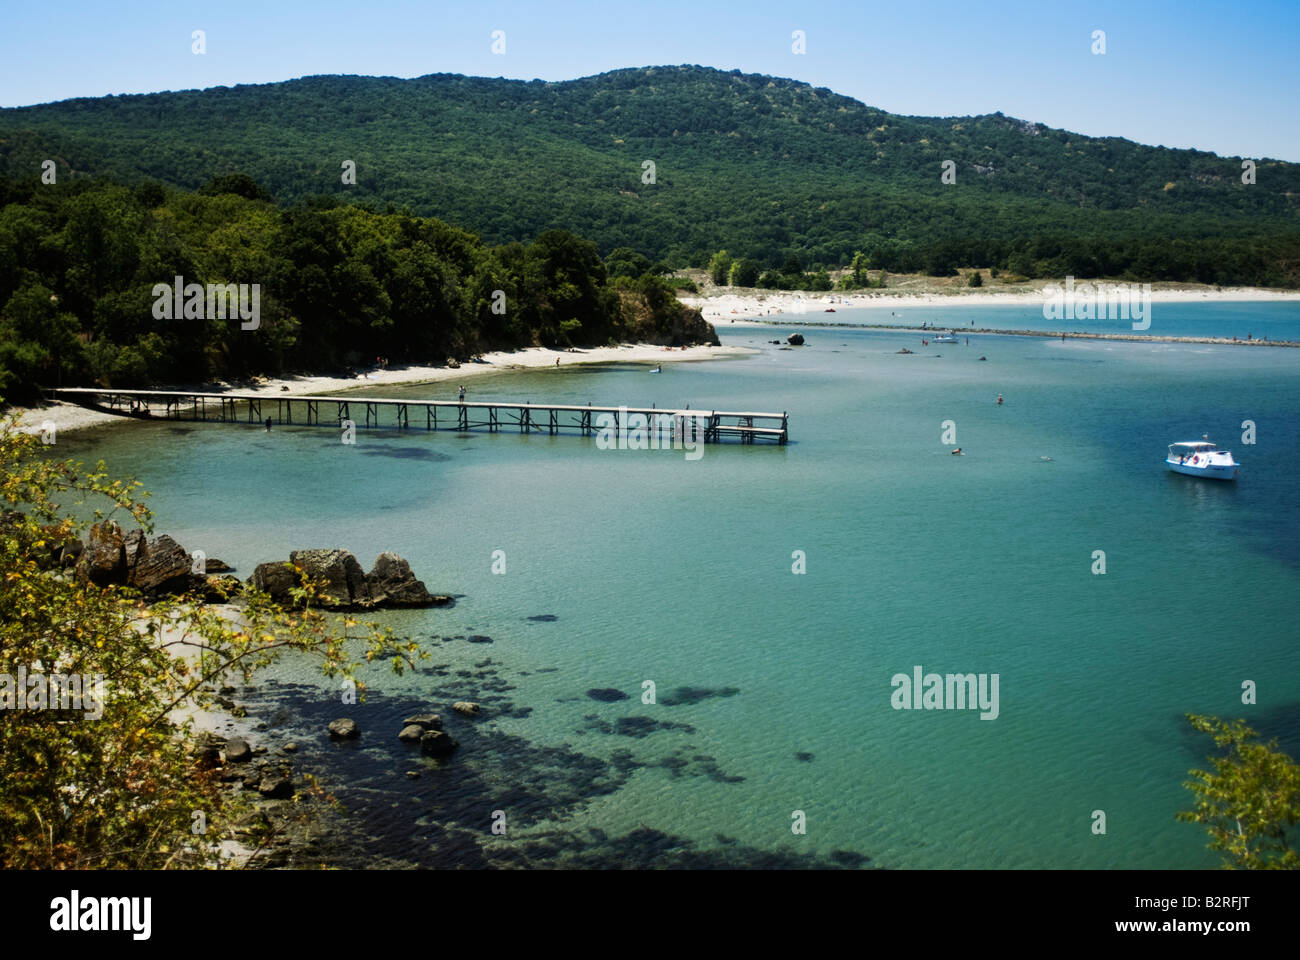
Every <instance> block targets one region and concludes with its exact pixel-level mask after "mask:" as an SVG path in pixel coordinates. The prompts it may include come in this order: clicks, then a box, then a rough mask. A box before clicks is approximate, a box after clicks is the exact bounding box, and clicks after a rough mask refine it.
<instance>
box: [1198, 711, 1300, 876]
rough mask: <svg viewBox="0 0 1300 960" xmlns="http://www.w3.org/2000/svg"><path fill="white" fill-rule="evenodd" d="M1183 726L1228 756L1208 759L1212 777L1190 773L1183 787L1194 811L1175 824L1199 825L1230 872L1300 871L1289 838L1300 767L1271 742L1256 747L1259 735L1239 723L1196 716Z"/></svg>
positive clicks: (1297, 814)
mask: <svg viewBox="0 0 1300 960" xmlns="http://www.w3.org/2000/svg"><path fill="white" fill-rule="evenodd" d="M1187 720H1188V723H1190V724H1191V726H1192V729H1194V730H1198V731H1200V732H1201V733H1206V734H1209V735H1210V736H1211V737H1212V738H1213V740H1214V743H1215V744H1216V745H1217V746H1219V747H1221V748H1224V749H1226V751H1227V752H1226V754H1225V755H1224V756H1219V757H1211V758H1210V764H1211V765H1212V766H1213V768H1214V769H1213V771H1212V772H1209V771H1205V770H1192V771H1191V775H1192V776H1193V777H1194V778H1195V779H1193V780H1190V781H1188V782H1187V783H1185V784H1183V785H1184V786H1185V787H1187V789H1188V790H1190V791H1192V793H1193V794H1194V795H1195V797H1196V805H1195V808H1194V809H1192V810H1189V811H1182V812H1180V813H1179V814H1178V815H1177V816H1178V819H1179V820H1180V821H1182V822H1184V823H1201V824H1204V825H1205V828H1206V830H1208V831H1209V834H1210V849H1211V850H1218V851H1220V852H1221V853H1222V854H1223V857H1224V866H1226V867H1228V868H1229V869H1244V870H1295V869H1297V868H1300V856H1298V855H1297V853H1296V851H1295V850H1294V849H1293V848H1292V846H1291V842H1290V841H1291V838H1290V837H1289V831H1291V829H1292V828H1294V827H1295V825H1296V823H1297V822H1298V821H1300V766H1297V765H1296V762H1295V761H1294V760H1292V759H1291V758H1290V757H1289V756H1287V755H1286V754H1285V753H1282V752H1281V751H1279V750H1278V748H1277V740H1276V739H1274V740H1270V741H1269V742H1268V743H1259V742H1258V737H1259V734H1257V733H1256V732H1255V731H1254V730H1252V729H1250V727H1247V726H1246V725H1245V721H1243V720H1234V721H1231V722H1229V721H1226V720H1221V719H1219V718H1218V717H1204V716H1198V715H1195V714H1188V717H1187Z"/></svg>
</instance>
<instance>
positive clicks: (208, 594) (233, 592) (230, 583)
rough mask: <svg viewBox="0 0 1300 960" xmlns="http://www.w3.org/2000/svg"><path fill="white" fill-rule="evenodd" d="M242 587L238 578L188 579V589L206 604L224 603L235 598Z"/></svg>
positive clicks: (195, 577)
mask: <svg viewBox="0 0 1300 960" xmlns="http://www.w3.org/2000/svg"><path fill="white" fill-rule="evenodd" d="M242 587H243V584H242V583H240V582H239V578H238V577H228V576H221V577H198V576H193V575H191V577H190V589H191V590H193V591H194V592H195V593H197V594H198V595H199V596H200V597H202V598H203V599H204V600H206V601H207V602H208V603H226V602H228V601H229V600H231V599H232V598H234V597H235V596H237V595H238V594H239V591H240V589H241V588H242Z"/></svg>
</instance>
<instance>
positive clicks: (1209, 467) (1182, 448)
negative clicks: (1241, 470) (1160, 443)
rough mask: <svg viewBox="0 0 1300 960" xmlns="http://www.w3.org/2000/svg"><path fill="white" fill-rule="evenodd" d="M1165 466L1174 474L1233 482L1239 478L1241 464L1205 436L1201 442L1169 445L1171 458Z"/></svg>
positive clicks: (1230, 453)
mask: <svg viewBox="0 0 1300 960" xmlns="http://www.w3.org/2000/svg"><path fill="white" fill-rule="evenodd" d="M1165 464H1166V465H1167V466H1168V467H1169V469H1170V470H1172V471H1174V473H1185V474H1187V475H1188V476H1189V477H1209V478H1211V479H1213V480H1232V479H1235V478H1236V476H1237V467H1238V466H1239V464H1238V463H1237V461H1235V460H1234V459H1232V452H1231V451H1229V450H1220V449H1219V448H1218V447H1217V446H1215V445H1214V444H1212V443H1210V442H1209V436H1208V435H1205V436H1203V437H1202V438H1201V439H1200V440H1194V441H1188V442H1184V443H1171V444H1169V456H1168V457H1167V458H1166V459H1165Z"/></svg>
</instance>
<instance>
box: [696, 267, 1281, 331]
mask: <svg viewBox="0 0 1300 960" xmlns="http://www.w3.org/2000/svg"><path fill="white" fill-rule="evenodd" d="M892 279H893V278H891V281H892ZM1050 282H1057V281H1043V282H1042V283H1041V284H1033V285H1029V284H1018V285H1015V286H1014V288H1012V289H1007V290H990V289H987V288H979V289H975V288H953V287H952V286H951V285H945V287H946V290H947V291H950V292H936V291H937V289H945V287H940V286H939V285H937V284H934V283H926V282H924V281H923V280H916V281H902V282H899V283H898V285H897V286H896V287H894V288H886V289H884V290H862V291H857V292H840V291H826V292H816V293H813V292H804V293H800V292H797V291H784V290H758V289H754V288H729V287H726V288H716V287H715V288H713V291H712V292H709V293H708V295H705V296H694V297H691V296H685V297H678V299H679V300H681V302H682V303H684V304H686V305H687V306H689V307H695V308H696V309H698V310H699V311H700V312H701V313H702V314H703V315H704V319H705V320H708V321H709V322H710V323H712V324H714V325H715V326H722V327H726V326H731V325H733V324H735V325H737V326H739V325H741V324H749V323H751V322H752V321H754V320H756V319H757V320H762V319H774V318H775V317H777V316H789V315H792V314H793V315H794V316H795V317H799V318H802V319H806V318H807V317H806V316H805V315H812V314H815V313H824V312H825V311H826V310H827V309H839V308H842V307H855V308H857V307H867V308H871V307H875V308H879V309H882V310H898V309H906V308H909V307H926V308H931V307H932V308H938V309H944V308H947V307H957V306H986V307H996V306H1017V305H1028V306H1034V305H1039V304H1042V303H1043V301H1044V299H1045V296H1044V293H1043V288H1044V287H1045V286H1046V285H1047V284H1048V283H1050ZM1099 282H1101V283H1110V282H1112V281H1096V280H1088V281H1085V280H1078V279H1076V280H1075V285H1076V287H1077V286H1078V285H1079V284H1083V283H1092V284H1094V285H1095V284H1097V283H1099ZM724 291H725V292H724ZM957 291H961V292H957ZM1151 301H1152V302H1153V303H1210V302H1214V301H1251V302H1257V303H1258V302H1291V303H1300V291H1284V290H1265V289H1262V288H1259V287H1224V288H1216V287H1204V286H1196V285H1192V284H1167V285H1162V284H1152V285H1151ZM827 319H829V318H827Z"/></svg>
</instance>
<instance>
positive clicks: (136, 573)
mask: <svg viewBox="0 0 1300 960" xmlns="http://www.w3.org/2000/svg"><path fill="white" fill-rule="evenodd" d="M123 555H124V556H125V558H126V582H127V584H128V585H130V586H132V587H135V588H136V589H137V590H139V591H141V592H142V593H159V592H168V591H173V592H174V591H178V590H180V591H183V590H186V589H187V588H188V587H189V586H190V577H191V574H190V566H191V560H190V555H189V554H188V553H186V552H185V548H184V547H182V546H181V545H180V544H179V543H177V542H176V541H175V540H173V539H172V538H171V537H169V536H166V535H164V536H161V537H155V538H154V539H153V540H145V538H144V534H143V533H142V532H141V531H139V530H132V531H131V532H130V533H128V534H127V535H126V537H125V539H124V543H123Z"/></svg>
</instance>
